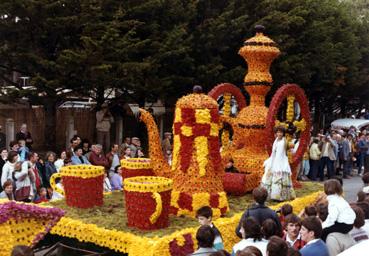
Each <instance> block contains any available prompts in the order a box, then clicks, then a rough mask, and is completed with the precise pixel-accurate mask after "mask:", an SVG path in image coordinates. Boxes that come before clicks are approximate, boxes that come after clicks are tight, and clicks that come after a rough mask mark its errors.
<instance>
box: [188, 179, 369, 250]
mask: <svg viewBox="0 0 369 256" xmlns="http://www.w3.org/2000/svg"><path fill="white" fill-rule="evenodd" d="M362 180H363V182H364V187H363V188H362V189H360V191H359V192H358V199H357V201H356V202H351V203H350V204H349V203H348V202H347V201H346V200H345V199H344V198H343V196H342V193H343V192H342V179H338V178H333V179H329V180H326V181H325V182H324V194H322V196H320V197H319V198H318V199H317V200H316V202H314V204H312V205H307V206H306V207H305V209H304V210H303V211H301V212H300V213H299V214H298V215H297V214H295V213H294V209H293V208H292V206H291V205H290V204H285V205H283V206H282V207H281V208H280V209H278V210H277V211H273V210H272V209H271V208H269V207H268V206H266V204H265V201H266V200H267V197H268V192H267V190H266V189H265V188H263V187H258V188H255V189H254V190H253V192H252V195H253V199H254V203H253V204H251V205H250V206H249V207H248V208H247V209H246V210H245V212H244V214H243V215H242V217H241V220H240V222H239V225H238V226H237V228H236V230H235V233H236V235H237V236H239V237H240V238H241V240H240V241H239V242H238V243H236V244H235V245H234V246H233V249H232V252H227V251H226V250H224V245H223V238H222V234H221V232H220V231H219V230H218V229H217V228H216V227H215V225H214V223H213V222H212V211H211V208H210V207H207V206H206V207H202V208H200V209H199V210H198V211H197V215H196V217H197V218H198V221H199V223H200V224H201V227H200V228H199V229H198V231H197V234H196V239H197V241H198V250H196V251H195V252H194V253H193V254H192V255H202V256H225V255H232V256H236V255H237V256H246V255H247V256H265V255H268V256H273V255H276V256H294V255H302V256H332V255H344V256H346V255H356V254H357V255H364V254H362V253H363V252H364V251H363V250H362V248H365V246H366V248H369V193H367V192H368V189H369V173H366V174H365V175H363V177H362ZM358 253H359V254H358Z"/></svg>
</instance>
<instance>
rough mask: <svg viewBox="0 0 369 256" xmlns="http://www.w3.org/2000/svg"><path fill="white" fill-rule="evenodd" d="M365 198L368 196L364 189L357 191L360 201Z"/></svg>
mask: <svg viewBox="0 0 369 256" xmlns="http://www.w3.org/2000/svg"><path fill="white" fill-rule="evenodd" d="M365 198H366V194H365V192H363V191H362V190H360V191H359V192H357V201H358V202H363V201H364V200H365Z"/></svg>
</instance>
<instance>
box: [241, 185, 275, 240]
mask: <svg viewBox="0 0 369 256" xmlns="http://www.w3.org/2000/svg"><path fill="white" fill-rule="evenodd" d="M252 197H253V198H254V201H255V203H254V204H252V205H251V207H249V208H248V209H247V210H246V211H245V212H244V213H243V214H242V217H241V220H240V222H239V223H238V226H237V228H236V235H237V236H238V237H240V238H241V237H242V235H241V232H240V229H241V223H242V222H243V221H244V220H245V219H246V218H247V217H254V218H255V220H257V221H258V223H259V225H262V224H263V222H264V220H266V219H272V220H274V222H275V224H276V225H277V228H278V232H277V233H278V234H281V233H282V227H281V222H280V221H279V218H278V215H277V213H276V212H275V211H273V210H272V209H270V208H269V207H268V206H266V205H265V201H266V200H267V198H268V191H267V190H266V189H265V188H263V187H257V188H254V190H253V191H252Z"/></svg>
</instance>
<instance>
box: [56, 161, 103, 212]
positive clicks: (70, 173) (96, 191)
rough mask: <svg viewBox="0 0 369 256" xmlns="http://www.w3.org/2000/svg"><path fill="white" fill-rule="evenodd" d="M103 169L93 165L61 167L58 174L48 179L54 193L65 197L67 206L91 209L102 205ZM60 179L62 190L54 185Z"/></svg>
mask: <svg viewBox="0 0 369 256" xmlns="http://www.w3.org/2000/svg"><path fill="white" fill-rule="evenodd" d="M104 171H105V170H104V167H102V166H93V165H70V166H63V167H62V168H61V170H60V172H59V173H54V174H53V175H52V176H51V177H50V185H51V187H52V189H53V190H54V191H57V192H59V193H60V194H62V195H64V196H65V200H66V203H67V205H68V206H72V207H78V208H91V207H94V206H101V205H102V204H103V190H104V188H103V182H104ZM57 178H61V182H62V185H63V189H64V190H63V189H61V188H60V187H58V186H57V185H56V183H55V180H56V179H57Z"/></svg>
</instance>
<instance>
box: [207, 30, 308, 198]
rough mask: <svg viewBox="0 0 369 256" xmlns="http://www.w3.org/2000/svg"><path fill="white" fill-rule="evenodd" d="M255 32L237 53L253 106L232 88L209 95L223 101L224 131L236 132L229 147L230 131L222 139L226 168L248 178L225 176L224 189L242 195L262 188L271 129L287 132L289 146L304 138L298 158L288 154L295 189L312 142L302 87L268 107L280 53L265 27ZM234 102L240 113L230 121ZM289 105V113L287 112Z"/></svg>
mask: <svg viewBox="0 0 369 256" xmlns="http://www.w3.org/2000/svg"><path fill="white" fill-rule="evenodd" d="M255 29H256V35H255V36H254V37H252V38H250V39H248V40H246V41H245V42H244V46H243V47H242V48H241V49H240V51H239V54H240V55H241V56H242V57H243V58H244V59H245V60H246V62H247V64H248V72H247V74H246V76H245V79H244V84H243V85H244V89H245V90H246V91H247V92H248V93H249V96H250V105H248V106H246V103H245V102H246V100H245V98H244V96H243V94H242V93H241V90H240V89H239V88H238V87H237V86H235V85H232V84H229V83H223V84H220V85H217V86H215V87H214V88H213V89H212V90H211V91H210V92H209V95H210V96H211V97H213V98H214V99H216V100H219V99H220V98H221V99H222V102H223V104H222V105H223V109H222V113H223V115H222V116H221V120H222V121H223V122H224V123H225V124H227V126H225V128H226V127H231V129H232V130H233V138H232V142H231V143H230V141H229V131H228V130H227V129H225V130H224V131H223V134H222V158H223V163H226V162H227V161H229V160H230V159H232V160H233V161H234V165H235V167H236V168H237V169H238V170H239V172H240V173H245V175H247V177H246V178H244V179H243V178H242V177H240V175H239V174H233V173H230V174H226V175H225V177H224V180H225V182H224V183H225V185H226V186H225V190H226V191H227V192H228V191H229V192H231V191H232V192H234V191H236V192H237V190H238V191H239V193H240V194H242V192H246V191H251V190H252V189H253V188H255V187H256V186H258V185H259V183H260V180H261V177H262V175H263V172H264V169H263V167H262V166H263V162H264V160H265V159H267V158H268V155H269V153H270V151H271V148H272V147H271V146H272V142H273V141H274V134H273V128H274V127H275V126H278V125H283V126H285V127H286V128H287V135H286V137H287V140H288V143H290V142H291V140H292V138H293V137H294V135H296V134H298V135H299V137H300V138H299V140H300V142H299V146H298V149H297V151H296V153H295V154H294V156H292V155H291V153H289V154H290V155H289V159H290V164H291V166H292V167H293V168H292V169H293V178H294V183H295V184H297V183H296V178H297V170H296V167H297V165H298V163H299V162H300V161H301V158H302V156H303V154H304V151H305V150H306V146H307V143H309V140H310V133H309V131H310V113H309V106H308V101H307V98H306V96H305V94H304V91H303V90H302V89H301V88H300V87H299V86H297V85H292V84H288V85H283V86H282V87H281V88H279V89H278V90H277V92H276V94H275V95H274V97H273V99H272V101H271V104H270V106H269V109H268V108H267V107H266V106H265V96H266V94H267V93H268V91H269V90H270V87H271V85H272V83H273V79H272V75H271V74H270V73H269V68H270V65H271V63H272V62H273V60H274V59H275V58H276V57H277V56H278V55H279V54H280V51H279V49H278V48H277V45H276V43H275V42H274V41H273V40H271V39H270V38H269V37H267V36H265V35H264V34H263V31H264V27H263V26H260V25H258V26H256V27H255ZM231 100H233V101H235V102H237V105H238V109H239V113H238V114H237V115H236V116H235V117H232V116H231V111H230V105H231V102H232V101H231ZM285 101H287V102H285ZM285 105H287V110H285V109H284V107H285ZM285 112H286V113H285ZM295 112H296V113H295ZM280 120H281V121H280ZM289 152H290V151H289Z"/></svg>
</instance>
